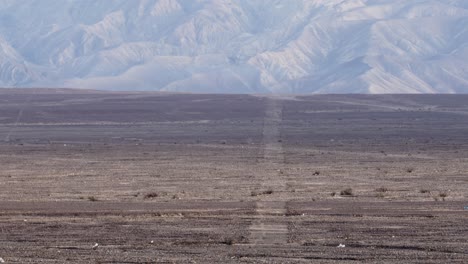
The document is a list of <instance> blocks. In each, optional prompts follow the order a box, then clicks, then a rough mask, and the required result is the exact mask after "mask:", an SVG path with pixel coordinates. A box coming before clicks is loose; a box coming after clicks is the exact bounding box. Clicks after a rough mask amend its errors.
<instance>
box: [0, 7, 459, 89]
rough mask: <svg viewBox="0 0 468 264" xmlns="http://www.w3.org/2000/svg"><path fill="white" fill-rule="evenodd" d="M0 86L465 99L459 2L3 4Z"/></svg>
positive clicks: (0, 29) (0, 9) (1, 8)
mask: <svg viewBox="0 0 468 264" xmlns="http://www.w3.org/2000/svg"><path fill="white" fill-rule="evenodd" d="M0 86H1V87H70V88H87V89H110V90H155V91H156V90H160V91H175V92H209V93H269V92H272V93H370V94H378V93H468V1H467V0H130V1H129V0H60V1H57V0H2V1H1V2H0Z"/></svg>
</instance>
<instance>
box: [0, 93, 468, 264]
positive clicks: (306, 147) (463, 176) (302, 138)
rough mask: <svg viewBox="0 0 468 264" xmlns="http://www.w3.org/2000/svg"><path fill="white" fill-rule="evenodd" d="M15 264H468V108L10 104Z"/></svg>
mask: <svg viewBox="0 0 468 264" xmlns="http://www.w3.org/2000/svg"><path fill="white" fill-rule="evenodd" d="M0 165H1V169H0V190H1V191H0V257H1V258H2V259H3V260H4V261H5V263H467V262H468V207H467V206H468V96H467V95H379V96H371V95H315V96H300V95H297V96H264V95H208V94H206V95H195V94H164V93H126V92H113V93H107V92H97V91H84V90H83V91H79V90H78V91H77V90H52V89H45V90H40V89H37V90H9V89H0Z"/></svg>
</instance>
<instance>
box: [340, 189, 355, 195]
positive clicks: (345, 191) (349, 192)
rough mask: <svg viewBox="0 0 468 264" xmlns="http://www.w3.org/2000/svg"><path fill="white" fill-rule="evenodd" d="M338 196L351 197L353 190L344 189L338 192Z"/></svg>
mask: <svg viewBox="0 0 468 264" xmlns="http://www.w3.org/2000/svg"><path fill="white" fill-rule="evenodd" d="M340 195H342V196H351V195H353V189H351V188H346V189H344V190H342V191H341V192H340Z"/></svg>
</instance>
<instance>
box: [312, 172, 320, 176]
mask: <svg viewBox="0 0 468 264" xmlns="http://www.w3.org/2000/svg"><path fill="white" fill-rule="evenodd" d="M312 175H314V176H318V175H320V171H315V172H314V174H312Z"/></svg>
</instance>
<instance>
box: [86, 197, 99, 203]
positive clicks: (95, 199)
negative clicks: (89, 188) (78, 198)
mask: <svg viewBox="0 0 468 264" xmlns="http://www.w3.org/2000/svg"><path fill="white" fill-rule="evenodd" d="M88 201H91V202H97V201H98V199H97V198H96V197H94V196H88Z"/></svg>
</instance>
